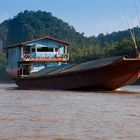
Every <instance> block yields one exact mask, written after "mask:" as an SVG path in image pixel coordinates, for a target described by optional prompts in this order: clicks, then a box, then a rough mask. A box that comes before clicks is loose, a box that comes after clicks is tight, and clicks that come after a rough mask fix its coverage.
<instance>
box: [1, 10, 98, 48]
mask: <svg viewBox="0 0 140 140" xmlns="http://www.w3.org/2000/svg"><path fill="white" fill-rule="evenodd" d="M1 26H3V30H4V32H3V33H4V35H3V36H4V40H5V45H11V44H15V43H19V42H23V41H27V40H31V39H35V38H38V37H40V36H46V35H48V36H52V37H55V38H58V39H66V40H68V41H70V42H72V43H74V44H76V45H78V46H80V45H82V44H87V43H88V38H86V37H84V36H83V34H81V33H79V32H76V31H75V29H74V27H73V26H70V25H69V24H68V23H66V22H64V21H62V20H61V19H58V18H57V17H54V16H52V14H51V13H48V12H44V11H27V10H25V11H24V12H20V13H19V14H18V15H17V16H15V17H14V18H13V19H9V20H6V21H4V22H3V23H2V24H1ZM90 43H91V44H93V43H96V39H95V38H94V39H92V41H90Z"/></svg>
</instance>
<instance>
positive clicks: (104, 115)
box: [0, 84, 140, 140]
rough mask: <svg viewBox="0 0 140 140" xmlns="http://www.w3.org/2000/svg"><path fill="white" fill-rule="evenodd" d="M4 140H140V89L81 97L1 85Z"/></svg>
mask: <svg viewBox="0 0 140 140" xmlns="http://www.w3.org/2000/svg"><path fill="white" fill-rule="evenodd" d="M0 140H140V86H127V87H124V88H121V89H119V90H117V91H114V92H103V91H102V92H99V91H98V92H97V91H96V92H95V91H84V92H80V91H79V92H78V91H48V90H19V89H18V88H17V87H16V86H15V85H14V84H9V85H8V84H6V85H4V84H0Z"/></svg>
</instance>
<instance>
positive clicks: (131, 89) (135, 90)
mask: <svg viewBox="0 0 140 140" xmlns="http://www.w3.org/2000/svg"><path fill="white" fill-rule="evenodd" d="M0 90H17V91H21V90H24V91H32V90H39V91H50V92H61V91H62V92H65V93H69V92H74V93H79V92H80V93H99V94H140V86H139V85H137V86H134V85H131V86H126V87H123V88H119V89H116V90H113V91H111V90H101V89H94V88H85V89H73V90H55V89H52V90H48V89H21V88H19V87H17V86H16V85H14V84H0Z"/></svg>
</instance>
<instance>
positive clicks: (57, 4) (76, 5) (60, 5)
mask: <svg viewBox="0 0 140 140" xmlns="http://www.w3.org/2000/svg"><path fill="white" fill-rule="evenodd" d="M134 1H135V2H136V3H137V9H138V10H137V11H138V12H136V8H135V4H134V3H135V2H134ZM24 10H43V11H47V12H51V13H52V15H54V16H57V17H58V18H60V19H62V20H64V21H65V22H68V23H69V24H70V25H72V26H74V27H75V29H76V31H79V32H84V33H85V35H86V36H92V35H98V34H99V33H111V32H113V31H118V30H124V29H126V28H128V26H127V24H126V22H125V20H124V16H125V17H127V19H128V21H129V23H131V26H137V25H139V23H138V14H140V0H0V21H1V22H2V21H3V20H4V19H8V18H12V17H13V16H15V15H17V13H19V12H20V11H24ZM137 13H138V14H137Z"/></svg>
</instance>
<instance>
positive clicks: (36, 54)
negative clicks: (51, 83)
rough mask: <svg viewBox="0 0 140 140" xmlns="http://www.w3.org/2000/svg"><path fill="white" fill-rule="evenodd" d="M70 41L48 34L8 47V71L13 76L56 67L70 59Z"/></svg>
mask: <svg viewBox="0 0 140 140" xmlns="http://www.w3.org/2000/svg"><path fill="white" fill-rule="evenodd" d="M68 45H70V43H68V42H66V41H63V40H58V39H55V38H51V37H48V36H45V37H41V38H37V39H35V40H30V41H27V42H22V43H19V44H16V45H13V46H9V47H7V48H6V50H7V66H6V71H7V73H8V75H10V76H12V77H17V76H26V75H29V74H31V73H34V72H38V71H40V70H42V69H44V68H47V67H56V66H60V65H62V64H66V63H67V62H68V61H69V54H68V51H67V46H68Z"/></svg>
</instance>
